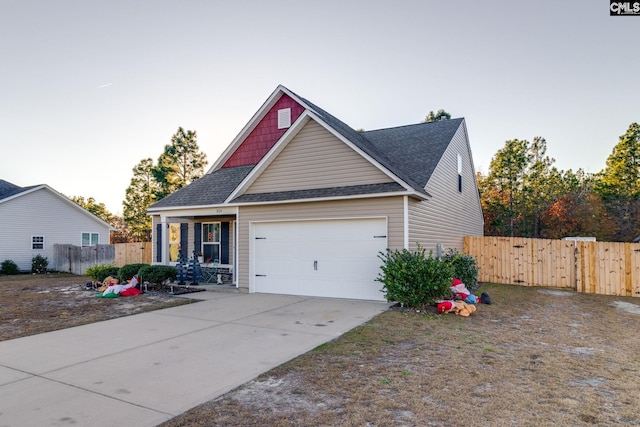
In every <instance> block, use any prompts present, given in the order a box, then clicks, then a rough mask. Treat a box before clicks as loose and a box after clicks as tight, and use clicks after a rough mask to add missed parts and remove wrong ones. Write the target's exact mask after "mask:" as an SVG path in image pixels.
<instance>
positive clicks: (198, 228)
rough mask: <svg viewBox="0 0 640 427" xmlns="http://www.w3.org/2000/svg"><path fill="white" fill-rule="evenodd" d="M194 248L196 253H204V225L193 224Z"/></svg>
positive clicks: (199, 223)
mask: <svg viewBox="0 0 640 427" xmlns="http://www.w3.org/2000/svg"><path fill="white" fill-rule="evenodd" d="M193 248H194V250H195V251H196V252H202V223H201V222H196V223H195V224H193Z"/></svg>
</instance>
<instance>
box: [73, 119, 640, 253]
mask: <svg viewBox="0 0 640 427" xmlns="http://www.w3.org/2000/svg"><path fill="white" fill-rule="evenodd" d="M450 118H451V115H450V114H449V113H447V112H446V111H444V110H438V112H437V113H434V112H433V111H431V112H429V114H428V115H427V116H426V118H425V120H424V121H425V122H431V121H439V120H448V119H450ZM206 166H207V157H206V154H205V153H203V152H201V151H200V149H199V147H198V143H197V135H196V131H191V130H184V129H183V128H182V127H179V128H178V130H177V132H176V133H175V134H174V135H173V136H172V137H171V142H170V144H167V145H165V147H164V151H163V152H162V154H160V156H159V157H158V159H157V161H156V162H154V161H153V159H152V158H150V157H149V158H145V159H142V160H140V161H139V162H138V164H137V165H136V166H135V167H134V168H133V169H132V172H133V177H132V178H131V182H130V184H129V187H127V190H126V194H125V199H124V201H123V203H122V206H123V216H122V217H118V216H116V215H113V214H111V213H110V212H109V211H108V210H107V209H106V207H105V205H104V204H103V203H98V202H96V201H95V199H94V198H92V197H90V198H88V199H87V200H85V199H84V198H83V197H71V199H72V200H73V201H74V202H76V203H78V204H79V205H80V206H82V207H84V208H85V209H87V210H89V211H90V212H92V213H93V214H95V215H97V216H98V217H100V218H102V219H103V220H105V221H107V222H109V223H110V224H111V225H113V226H114V227H115V228H116V229H117V232H116V233H115V234H114V235H113V236H112V240H113V241H114V242H131V241H148V240H150V237H151V218H150V217H149V216H148V215H147V213H146V211H147V208H148V207H149V206H150V205H151V204H153V203H155V202H156V201H158V200H160V199H162V198H164V197H166V196H168V195H169V194H171V193H173V192H174V191H176V190H178V189H180V188H182V187H184V186H186V185H188V184H190V183H191V182H193V181H195V180H196V179H198V178H200V177H201V176H202V175H203V174H204V169H205V167H206ZM476 178H477V182H478V189H479V192H480V201H481V204H482V209H483V213H484V221H485V224H484V233H485V235H487V236H512V237H532V238H548V239H558V238H562V237H567V236H593V237H596V238H597V239H598V240H603V241H620V242H628V241H633V240H634V239H636V238H637V237H638V236H640V125H639V124H638V123H632V124H631V125H630V126H629V127H628V129H627V131H626V132H625V134H624V135H622V136H620V138H619V142H618V143H617V144H616V145H615V146H614V148H613V150H612V152H611V154H610V155H609V157H608V158H607V162H606V166H605V168H604V169H603V170H602V171H600V172H597V173H587V172H585V171H584V170H583V169H578V170H576V171H573V170H572V169H569V170H566V171H564V170H559V169H558V168H556V166H555V159H553V158H551V157H549V156H548V155H547V141H546V140H545V139H544V138H543V137H535V138H534V139H533V141H532V142H530V141H527V140H523V139H511V140H508V141H506V142H505V145H504V147H502V148H501V149H500V150H498V151H497V152H496V154H495V155H494V156H493V158H492V159H491V163H490V165H489V171H488V172H487V174H486V175H482V174H480V173H478V174H477V177H476Z"/></svg>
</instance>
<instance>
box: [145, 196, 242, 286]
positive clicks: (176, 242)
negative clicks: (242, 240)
mask: <svg viewBox="0 0 640 427" xmlns="http://www.w3.org/2000/svg"><path fill="white" fill-rule="evenodd" d="M227 210H230V209H228V208H227V209H209V210H201V211H200V212H190V211H181V212H167V213H166V214H160V215H153V216H152V219H153V241H154V245H153V253H152V260H153V264H159V265H172V266H176V267H178V265H179V262H180V257H181V256H182V257H183V260H184V261H185V262H189V260H193V259H194V258H195V259H197V262H198V263H199V267H200V269H201V272H202V277H200V278H199V282H203V283H211V284H214V285H218V286H220V285H233V286H237V271H238V269H237V258H238V257H237V247H238V245H237V241H238V238H237V227H236V218H237V213H236V210H235V209H233V212H226V211H227Z"/></svg>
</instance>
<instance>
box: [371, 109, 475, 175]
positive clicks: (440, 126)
mask: <svg viewBox="0 0 640 427" xmlns="http://www.w3.org/2000/svg"><path fill="white" fill-rule="evenodd" d="M463 120H464V119H451V120H442V121H439V122H431V123H418V124H414V125H407V126H400V127H395V128H389V129H379V130H372V131H368V132H364V135H363V136H364V137H365V138H366V139H367V140H368V142H369V143H370V144H371V145H373V146H374V147H375V148H376V150H378V151H379V152H382V153H383V154H384V155H385V156H386V157H387V158H388V159H389V160H390V163H391V165H392V167H391V170H392V171H393V172H395V170H397V169H400V170H402V172H403V173H405V174H407V175H409V176H410V177H411V180H412V181H414V182H416V183H417V185H419V186H420V188H424V187H425V186H426V185H427V182H428V181H429V178H431V174H432V173H433V171H434V170H435V168H436V166H437V165H438V162H439V161H440V159H441V158H442V155H443V154H444V151H445V150H446V149H447V147H448V146H449V143H450V142H451V139H452V138H453V135H454V134H455V133H456V131H457V130H458V128H459V127H460V124H461V123H462V121H463Z"/></svg>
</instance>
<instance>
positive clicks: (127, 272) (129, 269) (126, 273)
mask: <svg viewBox="0 0 640 427" xmlns="http://www.w3.org/2000/svg"><path fill="white" fill-rule="evenodd" d="M148 265H149V264H141V263H138V264H127V265H123V266H122V267H120V270H119V271H118V277H119V278H120V280H121V281H123V282H126V281H127V280H131V278H132V277H133V276H135V275H136V274H138V272H139V271H140V269H141V268H142V267H146V266H148Z"/></svg>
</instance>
